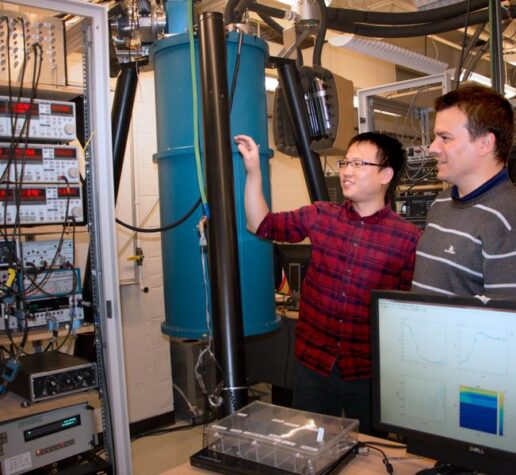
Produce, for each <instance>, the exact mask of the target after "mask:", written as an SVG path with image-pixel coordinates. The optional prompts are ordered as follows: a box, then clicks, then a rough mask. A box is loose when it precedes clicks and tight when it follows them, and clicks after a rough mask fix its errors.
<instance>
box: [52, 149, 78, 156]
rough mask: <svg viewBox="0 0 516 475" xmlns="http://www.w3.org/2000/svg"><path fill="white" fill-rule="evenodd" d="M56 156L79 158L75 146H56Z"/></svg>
mask: <svg viewBox="0 0 516 475" xmlns="http://www.w3.org/2000/svg"><path fill="white" fill-rule="evenodd" d="M54 157H55V158H77V150H76V149H75V148H55V149H54Z"/></svg>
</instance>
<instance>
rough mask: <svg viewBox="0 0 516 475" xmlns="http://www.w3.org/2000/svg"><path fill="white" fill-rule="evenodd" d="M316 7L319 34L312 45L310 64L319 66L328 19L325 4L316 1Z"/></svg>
mask: <svg viewBox="0 0 516 475" xmlns="http://www.w3.org/2000/svg"><path fill="white" fill-rule="evenodd" d="M317 5H318V6H319V15H320V19H319V32H318V33H317V36H316V39H315V45H314V52H313V56H312V64H313V65H314V66H320V65H321V55H322V49H323V45H324V39H325V37H326V28H327V25H328V17H327V13H326V4H325V3H324V0H317Z"/></svg>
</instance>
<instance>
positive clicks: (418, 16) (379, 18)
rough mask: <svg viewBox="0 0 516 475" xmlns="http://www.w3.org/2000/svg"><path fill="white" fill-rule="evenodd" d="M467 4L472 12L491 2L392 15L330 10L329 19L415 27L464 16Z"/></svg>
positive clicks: (477, 1) (482, 0)
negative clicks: (415, 25)
mask: <svg viewBox="0 0 516 475" xmlns="http://www.w3.org/2000/svg"><path fill="white" fill-rule="evenodd" d="M466 3H470V9H471V11H477V10H480V9H483V8H487V7H488V5H489V0H471V2H467V0H465V1H462V2H459V3H455V4H453V5H448V6H445V7H438V8H432V9H430V10H423V11H417V12H407V13H391V12H373V11H362V10H350V9H347V8H328V9H327V10H328V18H329V19H331V21H334V20H335V21H339V22H341V23H349V24H353V23H364V24H377V25H393V26H396V25H398V26H399V25H414V24H418V23H430V22H438V21H440V20H446V19H448V18H453V17H456V16H459V15H463V14H464V13H465V10H466Z"/></svg>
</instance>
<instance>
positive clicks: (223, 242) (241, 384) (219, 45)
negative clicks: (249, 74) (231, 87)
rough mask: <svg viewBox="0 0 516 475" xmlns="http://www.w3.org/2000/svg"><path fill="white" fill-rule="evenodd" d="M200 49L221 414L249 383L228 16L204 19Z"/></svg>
mask: <svg viewBox="0 0 516 475" xmlns="http://www.w3.org/2000/svg"><path fill="white" fill-rule="evenodd" d="M199 53H200V66H201V68H200V73H201V90H202V111H203V124H204V128H203V131H204V158H205V167H206V182H207V194H208V203H209V205H210V213H211V218H210V220H209V222H208V256H209V263H210V266H209V267H210V279H211V308H212V316H213V318H212V320H213V339H214V345H215V357H216V358H217V361H218V363H219V365H220V367H221V370H222V378H223V380H224V383H225V384H224V389H223V392H222V399H223V405H222V408H221V412H222V414H221V416H224V415H227V414H231V413H233V412H235V411H236V410H238V409H240V408H241V407H243V406H245V405H246V404H247V402H248V400H247V386H246V373H245V367H246V366H245V356H244V330H243V323H242V303H241V294H240V278H239V275H240V274H239V268H238V240H237V226H236V216H235V197H234V188H233V183H234V182H233V159H232V155H231V142H230V129H229V103H228V82H227V73H226V36H225V31H224V19H223V15H222V14H221V13H218V12H205V13H203V14H202V15H201V17H200V19H199Z"/></svg>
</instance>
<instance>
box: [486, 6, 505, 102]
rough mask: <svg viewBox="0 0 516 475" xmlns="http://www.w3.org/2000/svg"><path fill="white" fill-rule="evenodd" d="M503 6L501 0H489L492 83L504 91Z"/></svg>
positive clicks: (500, 91)
mask: <svg viewBox="0 0 516 475" xmlns="http://www.w3.org/2000/svg"><path fill="white" fill-rule="evenodd" d="M501 26H502V6H501V4H500V1H499V0H489V53H490V55H491V85H492V87H493V89H494V90H495V91H497V92H499V93H500V94H503V93H504V81H505V73H504V65H503V53H502V28H501Z"/></svg>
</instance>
